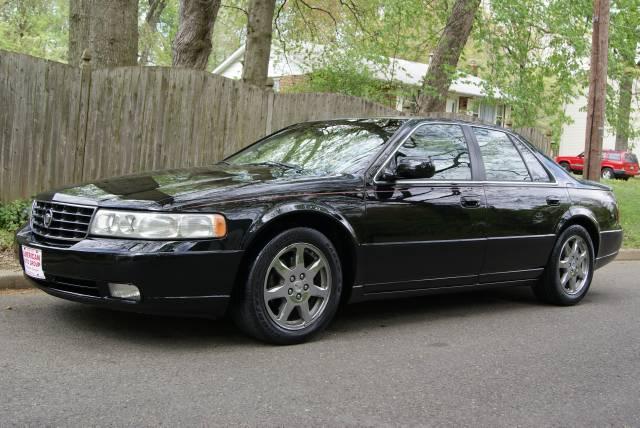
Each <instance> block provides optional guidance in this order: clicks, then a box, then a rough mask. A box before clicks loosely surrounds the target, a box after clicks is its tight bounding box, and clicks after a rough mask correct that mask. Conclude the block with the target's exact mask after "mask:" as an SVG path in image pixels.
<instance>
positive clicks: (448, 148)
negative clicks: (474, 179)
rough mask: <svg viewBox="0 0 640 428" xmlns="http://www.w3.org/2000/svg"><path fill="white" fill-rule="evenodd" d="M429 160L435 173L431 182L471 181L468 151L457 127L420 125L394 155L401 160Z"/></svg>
mask: <svg viewBox="0 0 640 428" xmlns="http://www.w3.org/2000/svg"><path fill="white" fill-rule="evenodd" d="M405 156H406V157H415V158H422V159H431V162H432V163H433V165H434V166H435V169H436V173H435V174H434V175H433V177H432V178H431V179H430V180H471V161H470V158H469V148H468V147H467V142H466V140H465V138H464V134H463V133H462V128H461V127H460V126H458V125H422V126H420V127H419V128H418V129H417V130H415V131H414V133H413V134H411V136H410V137H409V138H408V139H407V141H406V142H405V143H404V144H403V145H402V147H400V149H399V150H398V151H397V152H396V155H395V158H396V161H397V160H398V159H399V158H401V157H405Z"/></svg>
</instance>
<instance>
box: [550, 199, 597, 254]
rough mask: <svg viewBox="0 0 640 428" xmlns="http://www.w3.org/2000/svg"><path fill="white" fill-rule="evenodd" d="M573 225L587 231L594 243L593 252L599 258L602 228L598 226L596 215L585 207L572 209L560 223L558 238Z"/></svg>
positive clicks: (557, 231) (557, 232)
mask: <svg viewBox="0 0 640 428" xmlns="http://www.w3.org/2000/svg"><path fill="white" fill-rule="evenodd" d="M573 225H579V226H582V227H584V228H585V229H586V231H587V233H589V236H590V237H591V242H593V252H594V253H595V256H596V257H598V251H599V249H600V226H599V225H598V221H597V220H596V217H595V215H594V214H593V213H592V212H591V211H590V210H589V209H587V208H584V207H574V208H571V210H570V211H567V213H565V215H564V216H563V218H562V220H561V221H560V223H558V226H557V230H556V236H560V234H561V233H562V232H564V230H565V229H566V228H568V227H569V226H573Z"/></svg>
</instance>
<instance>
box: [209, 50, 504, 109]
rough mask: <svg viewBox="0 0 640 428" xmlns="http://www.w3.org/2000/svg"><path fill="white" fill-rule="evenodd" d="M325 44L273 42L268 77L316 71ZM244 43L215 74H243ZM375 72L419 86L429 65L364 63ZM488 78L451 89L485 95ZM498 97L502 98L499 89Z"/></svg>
mask: <svg viewBox="0 0 640 428" xmlns="http://www.w3.org/2000/svg"><path fill="white" fill-rule="evenodd" d="M326 49H328V48H327V47H325V46H322V45H316V44H311V43H307V44H305V45H303V47H302V49H296V50H293V49H292V50H285V49H283V48H282V46H281V45H280V44H279V43H274V44H273V46H272V49H271V57H270V60H269V77H272V78H279V77H284V76H301V75H305V74H309V73H311V72H312V71H313V69H314V66H315V67H319V66H321V64H322V60H323V58H324V56H325V50H326ZM244 52H245V45H242V46H241V47H240V48H238V49H237V50H236V51H235V52H233V53H232V54H231V55H230V56H229V57H228V58H226V59H225V60H224V61H223V62H222V63H220V65H218V66H217V67H216V68H215V69H214V70H213V73H214V74H221V75H223V76H226V77H229V78H232V79H239V78H240V77H241V75H242V66H243V64H242V61H243V58H244ZM363 65H365V66H366V67H367V68H368V69H369V70H370V71H371V72H372V73H373V75H374V76H375V77H376V78H378V79H380V80H385V81H397V82H400V83H403V84H407V85H413V86H420V85H422V81H423V79H424V76H425V75H426V74H427V70H428V69H429V65H428V64H424V63H421V62H415V61H408V60H405V59H400V58H389V62H388V64H385V65H380V64H377V63H373V62H370V61H365V62H364V63H363ZM484 84H485V81H484V80H483V79H481V78H479V77H477V76H473V75H470V74H465V75H462V76H459V77H458V78H456V79H455V80H454V81H453V82H452V83H451V86H450V87H449V92H454V93H456V94H460V95H467V96H472V97H486V96H487V92H486V90H485V88H484ZM493 95H494V97H495V98H502V95H501V94H500V93H499V92H497V93H494V94H493Z"/></svg>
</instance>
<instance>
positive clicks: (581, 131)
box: [558, 81, 640, 156]
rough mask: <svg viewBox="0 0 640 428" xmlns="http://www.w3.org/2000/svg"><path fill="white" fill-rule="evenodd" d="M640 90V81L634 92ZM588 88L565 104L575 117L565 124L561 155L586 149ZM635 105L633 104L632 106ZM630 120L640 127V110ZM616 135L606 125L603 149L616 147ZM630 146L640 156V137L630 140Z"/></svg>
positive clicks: (561, 138) (570, 115)
mask: <svg viewBox="0 0 640 428" xmlns="http://www.w3.org/2000/svg"><path fill="white" fill-rule="evenodd" d="M638 91H640V81H636V82H635V83H634V90H633V91H632V93H634V94H637V93H638ZM586 92H587V90H586V89H585V90H584V94H580V95H578V96H577V97H575V98H574V99H573V102H571V103H570V104H567V105H565V108H564V111H565V114H566V115H567V116H569V117H571V118H572V119H573V123H571V124H568V125H565V126H564V127H563V128H562V135H561V137H560V146H559V148H558V149H559V150H558V154H559V155H560V156H576V155H578V154H580V153H582V152H583V151H584V144H585V139H586V130H587V96H586ZM632 107H633V106H632ZM630 121H631V122H632V124H633V125H632V126H633V127H634V128H636V129H638V128H640V114H639V112H638V110H636V111H635V112H632V114H631V118H630ZM615 147H616V136H615V133H614V132H613V130H612V129H609V128H608V127H605V132H604V137H603V141H602V148H603V149H615ZM629 147H630V148H632V151H633V152H634V153H635V154H636V155H638V156H640V139H639V138H636V139H635V140H631V139H630V140H629Z"/></svg>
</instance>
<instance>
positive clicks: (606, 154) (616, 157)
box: [604, 152, 622, 161]
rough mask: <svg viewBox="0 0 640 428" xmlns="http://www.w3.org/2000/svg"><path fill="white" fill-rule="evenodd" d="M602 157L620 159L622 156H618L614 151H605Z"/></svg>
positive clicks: (613, 159)
mask: <svg viewBox="0 0 640 428" xmlns="http://www.w3.org/2000/svg"><path fill="white" fill-rule="evenodd" d="M604 158H605V159H609V160H612V161H621V160H622V156H620V153H615V152H605V156H604Z"/></svg>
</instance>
